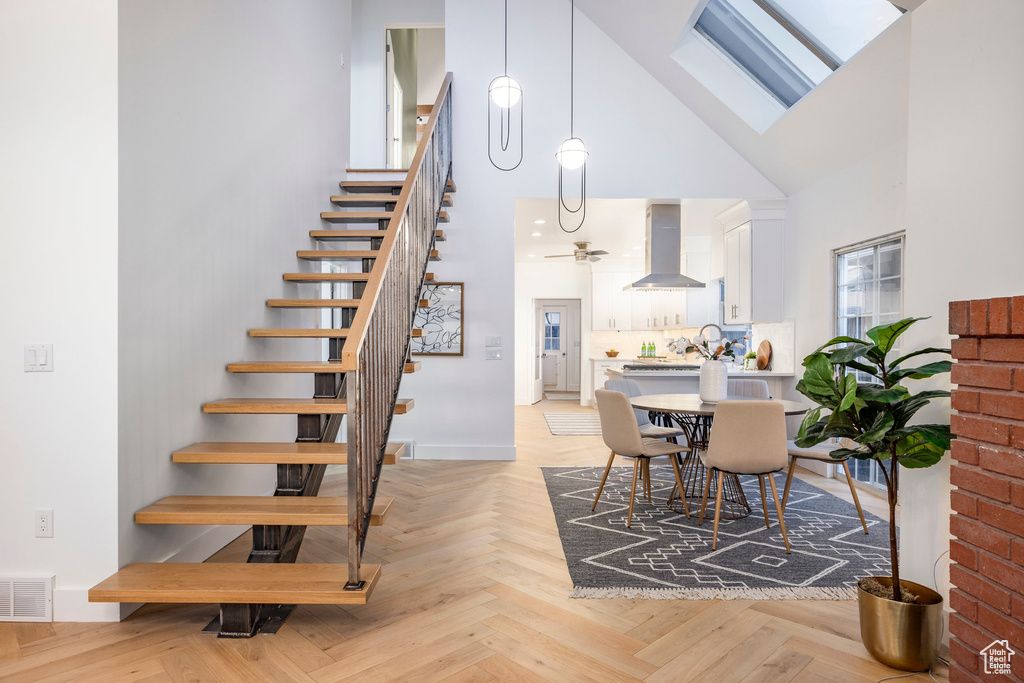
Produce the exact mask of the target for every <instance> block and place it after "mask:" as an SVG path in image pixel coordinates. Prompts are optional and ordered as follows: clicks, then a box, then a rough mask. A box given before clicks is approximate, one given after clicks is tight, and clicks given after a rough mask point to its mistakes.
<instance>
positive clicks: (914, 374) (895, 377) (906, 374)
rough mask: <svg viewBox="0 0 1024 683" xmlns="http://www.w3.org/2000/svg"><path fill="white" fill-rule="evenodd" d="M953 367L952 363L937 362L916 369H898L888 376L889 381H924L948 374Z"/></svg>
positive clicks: (945, 361) (946, 361)
mask: <svg viewBox="0 0 1024 683" xmlns="http://www.w3.org/2000/svg"><path fill="white" fill-rule="evenodd" d="M952 367H953V361H949V360H939V361H935V362H934V363H928V364H927V365H922V366H920V367H916V368H900V369H899V370H896V371H894V372H892V373H890V374H889V381H891V382H898V381H900V380H901V379H905V378H909V379H924V378H926V377H932V376H934V375H941V374H942V373H944V372H949V371H950V370H951V369H952Z"/></svg>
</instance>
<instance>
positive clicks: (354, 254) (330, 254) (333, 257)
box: [296, 249, 380, 275]
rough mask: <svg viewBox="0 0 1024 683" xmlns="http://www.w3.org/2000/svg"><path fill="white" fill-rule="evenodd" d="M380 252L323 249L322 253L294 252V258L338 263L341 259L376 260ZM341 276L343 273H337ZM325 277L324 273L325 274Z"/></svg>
mask: <svg viewBox="0 0 1024 683" xmlns="http://www.w3.org/2000/svg"><path fill="white" fill-rule="evenodd" d="M379 253H380V252H378V251H376V250H364V251H349V250H343V251H334V250H328V249H324V250H322V251H309V250H307V251H299V252H296V256H298V257H299V258H301V259H306V260H307V261H340V260H343V259H364V258H377V256H378V254H379ZM338 274H339V275H342V274H343V273H338ZM325 275H326V273H325Z"/></svg>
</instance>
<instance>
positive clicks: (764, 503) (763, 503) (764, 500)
mask: <svg viewBox="0 0 1024 683" xmlns="http://www.w3.org/2000/svg"><path fill="white" fill-rule="evenodd" d="M757 483H758V485H759V486H760V487H761V507H762V508H764V528H765V529H768V528H770V527H771V524H769V522H768V496H766V495H765V492H764V475H763V474H759V475H757Z"/></svg>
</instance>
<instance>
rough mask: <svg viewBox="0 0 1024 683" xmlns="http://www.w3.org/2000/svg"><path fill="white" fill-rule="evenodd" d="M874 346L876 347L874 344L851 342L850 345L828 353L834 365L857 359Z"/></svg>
mask: <svg viewBox="0 0 1024 683" xmlns="http://www.w3.org/2000/svg"><path fill="white" fill-rule="evenodd" d="M873 348H875V345H874V344H850V345H849V346H843V347H841V348H838V349H836V350H834V351H829V352H828V354H827V355H828V359H829V361H830V362H831V363H832V364H833V365H839V364H842V363H849V362H850V361H853V360H857V359H858V358H860V357H861V356H863V355H864V354H866V353H867V352H868V351H870V350H871V349H873Z"/></svg>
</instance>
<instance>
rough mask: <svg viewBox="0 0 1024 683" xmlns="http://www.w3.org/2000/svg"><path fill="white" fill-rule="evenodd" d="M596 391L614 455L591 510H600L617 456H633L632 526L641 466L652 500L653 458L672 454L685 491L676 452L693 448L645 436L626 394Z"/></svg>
mask: <svg viewBox="0 0 1024 683" xmlns="http://www.w3.org/2000/svg"><path fill="white" fill-rule="evenodd" d="M594 393H595V395H596V396H597V411H598V414H599V415H600V416H601V436H602V437H603V438H604V444H605V446H607V447H608V448H610V449H611V455H610V456H609V457H608V466H607V467H605V468H604V476H603V477H601V485H600V486H598V487H597V495H596V496H594V504H593V506H591V508H590V509H591V510H596V509H597V502H598V501H599V500H600V499H601V492H602V491H603V490H604V484H605V482H606V481H607V480H608V473H609V472H611V469H612V463H613V462H614V461H615V456H616V455H620V456H622V457H625V458H633V486H632V488H631V489H630V492H629V512H628V513H627V514H626V526H632V523H633V503H634V502H635V501H636V481H637V475H638V474H639V473H640V468H641V467H643V468H644V475H645V476H644V480H645V484H644V493H645V494H646V496H647V500H648V502H652V501H651V458H657V457H660V456H669V460H671V461H672V470H673V471H674V472H675V475H676V485H677V486H678V487H679V490H680V491H683V483H682V477H681V476H680V473H679V463H678V462H677V461H676V457H675V455H676V454H677V453H684V452H687V451H689V450H690V449H689V447H688V446H683V445H679V444H674V443H669V442H667V441H660V440H658V439H645V438H644V437H642V436H641V435H640V427H639V425H638V424H637V421H636V415H635V414H634V413H633V406H632V405H631V404H630V402H629V398H628V397H627V396H626V395H625V394H623V393H621V392H618V391H608V390H606V389H598V390H597V391H596V392H594ZM683 509H684V510H686V516H687V517H689V516H690V512H689V506H688V505H687V502H686V497H685V494H683Z"/></svg>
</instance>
